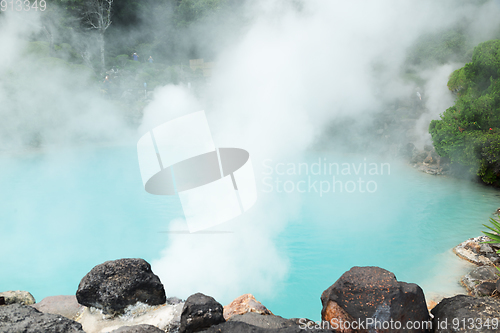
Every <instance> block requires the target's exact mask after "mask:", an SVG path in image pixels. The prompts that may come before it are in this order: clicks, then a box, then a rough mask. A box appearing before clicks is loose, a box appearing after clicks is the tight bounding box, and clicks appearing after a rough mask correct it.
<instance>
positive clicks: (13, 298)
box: [0, 290, 35, 305]
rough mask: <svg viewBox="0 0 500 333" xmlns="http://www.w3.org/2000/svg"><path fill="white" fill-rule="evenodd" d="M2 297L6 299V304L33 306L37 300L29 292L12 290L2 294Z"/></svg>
mask: <svg viewBox="0 0 500 333" xmlns="http://www.w3.org/2000/svg"><path fill="white" fill-rule="evenodd" d="M0 297H2V298H3V299H4V304H7V305H8V304H16V303H18V304H22V305H31V304H35V298H34V297H33V295H31V294H30V293H29V292H27V291H22V290H15V291H14V290H10V291H4V292H2V293H0Z"/></svg>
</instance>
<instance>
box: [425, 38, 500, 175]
mask: <svg viewBox="0 0 500 333" xmlns="http://www.w3.org/2000/svg"><path fill="white" fill-rule="evenodd" d="M499 78H500V40H490V41H487V42H484V43H481V44H479V45H478V46H477V47H476V48H474V52H473V55H472V62H470V63H467V64H466V65H465V66H464V67H463V68H460V69H458V70H456V71H455V72H453V73H452V75H451V76H450V79H449V81H448V88H449V89H450V90H451V91H453V92H455V93H456V94H457V100H456V102H455V105H454V106H452V107H451V108H449V109H447V110H446V111H445V112H443V114H442V115H441V119H440V120H433V121H432V122H431V124H430V126H429V132H430V133H431V135H432V140H433V142H434V146H435V148H436V151H437V152H438V154H440V155H441V156H446V157H449V158H450V159H451V161H453V162H457V163H460V164H463V165H466V166H468V167H469V168H470V171H471V172H473V173H475V174H477V175H478V176H480V177H481V179H482V180H483V181H484V182H485V183H489V184H491V183H499V180H500V81H499Z"/></svg>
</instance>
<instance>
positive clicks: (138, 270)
mask: <svg viewBox="0 0 500 333" xmlns="http://www.w3.org/2000/svg"><path fill="white" fill-rule="evenodd" d="M76 298H77V300H78V303H80V304H82V305H85V306H89V307H95V308H98V309H101V310H102V312H103V313H105V314H119V313H123V311H124V310H125V308H126V307H127V306H129V305H133V304H135V303H137V302H141V303H145V304H148V305H160V304H164V303H165V302H166V299H167V298H166V295H165V289H164V288H163V284H162V283H161V282H160V278H159V277H158V276H156V275H155V274H154V273H153V272H152V271H151V265H149V263H147V262H146V261H145V260H143V259H119V260H113V261H106V262H105V263H103V264H100V265H97V266H95V267H94V268H92V270H91V271H90V272H89V273H88V274H87V275H85V277H84V278H83V279H82V281H80V285H79V286H78V290H77V292H76Z"/></svg>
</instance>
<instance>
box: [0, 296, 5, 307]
mask: <svg viewBox="0 0 500 333" xmlns="http://www.w3.org/2000/svg"><path fill="white" fill-rule="evenodd" d="M0 305H5V297H3V296H0Z"/></svg>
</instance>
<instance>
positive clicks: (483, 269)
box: [462, 266, 499, 296]
mask: <svg viewBox="0 0 500 333" xmlns="http://www.w3.org/2000/svg"><path fill="white" fill-rule="evenodd" d="M497 273H498V270H497V269H496V268H495V267H491V266H480V267H477V268H475V269H474V270H472V271H471V272H469V273H468V274H466V275H465V276H464V277H463V278H462V284H463V285H464V286H465V288H466V289H467V292H468V293H469V295H471V296H491V295H492V294H493V291H494V290H495V288H496V286H495V282H496V281H497V280H498V279H499V277H498V275H497Z"/></svg>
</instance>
